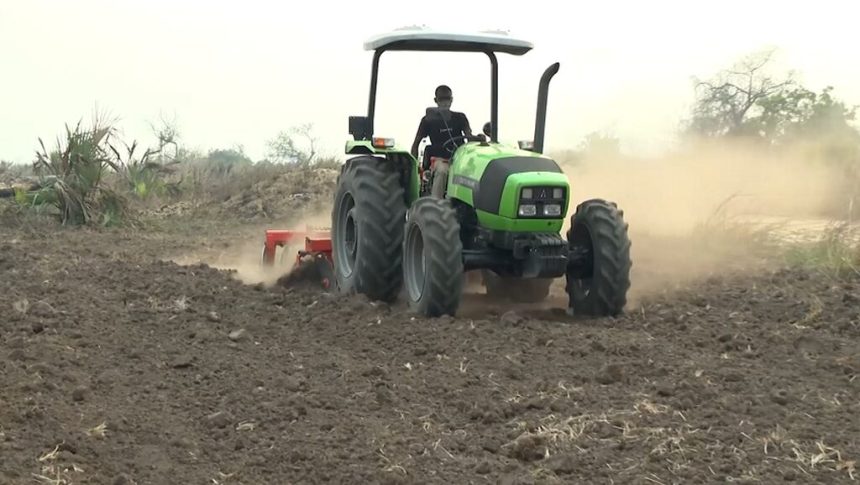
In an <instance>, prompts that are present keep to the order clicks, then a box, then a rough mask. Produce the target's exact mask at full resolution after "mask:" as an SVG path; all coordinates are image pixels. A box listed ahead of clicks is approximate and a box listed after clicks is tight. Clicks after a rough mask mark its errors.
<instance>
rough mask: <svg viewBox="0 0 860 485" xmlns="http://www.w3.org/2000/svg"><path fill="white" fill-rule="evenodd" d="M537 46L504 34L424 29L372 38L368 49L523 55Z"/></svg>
mask: <svg viewBox="0 0 860 485" xmlns="http://www.w3.org/2000/svg"><path fill="white" fill-rule="evenodd" d="M533 47H534V45H532V43H531V42H528V41H526V40H522V39H517V38H513V37H510V36H509V35H507V34H506V33H504V32H475V33H459V32H448V31H438V30H429V29H425V28H421V27H413V28H405V29H401V30H395V31H392V32H388V33H385V34H381V35H377V36H374V37H371V38H370V39H368V40H367V41H366V42H365V43H364V49H365V50H369V51H373V50H379V49H384V50H405V51H454V52H487V51H490V52H504V53H506V54H513V55H516V56H521V55H523V54H525V53H526V52H528V51H530V50H531V49H532V48H533Z"/></svg>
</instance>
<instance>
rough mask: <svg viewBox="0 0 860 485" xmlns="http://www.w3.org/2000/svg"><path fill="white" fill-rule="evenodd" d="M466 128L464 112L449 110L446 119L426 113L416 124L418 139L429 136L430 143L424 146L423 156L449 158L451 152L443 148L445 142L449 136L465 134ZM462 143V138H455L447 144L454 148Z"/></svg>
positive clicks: (467, 121) (466, 119)
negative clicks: (453, 141) (449, 115)
mask: <svg viewBox="0 0 860 485" xmlns="http://www.w3.org/2000/svg"><path fill="white" fill-rule="evenodd" d="M446 123H447V126H446ZM467 129H470V127H469V120H468V118H466V115H465V114H464V113H460V112H457V111H451V118H450V119H449V120H447V121H446V120H443V119H442V117H441V116H439V115H432V114H427V115H425V116H424V117H423V118H421V123H420V124H419V125H418V139H421V138H424V137H428V136H429V137H430V145H427V146H425V147H424V152H425V156H428V154H429V156H431V157H443V158H449V157H450V156H451V153H450V152H448V151H447V150H446V149H445V148H443V147H444V145H445V142H447V141H448V140H450V139H451V137H456V136H463V135H465V134H466V130H467ZM463 143H464V141H463V140H462V139H460V140H456V142H455V143H454V144H449V148H452V149H456V147H458V146H460V145H462V144H463Z"/></svg>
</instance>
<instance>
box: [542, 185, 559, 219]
mask: <svg viewBox="0 0 860 485" xmlns="http://www.w3.org/2000/svg"><path fill="white" fill-rule="evenodd" d="M556 190H558V189H556ZM543 215H545V216H556V217H557V216H560V215H561V204H547V205H545V206H543Z"/></svg>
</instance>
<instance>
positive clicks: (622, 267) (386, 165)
mask: <svg viewBox="0 0 860 485" xmlns="http://www.w3.org/2000/svg"><path fill="white" fill-rule="evenodd" d="M364 47H365V50H372V51H374V56H373V64H372V71H371V79H370V100H369V104H368V110H367V115H366V116H351V117H350V118H349V133H350V135H351V136H352V138H353V139H352V140H349V141H347V143H346V153H347V154H348V155H353V157H351V158H349V159H348V160H347V161H346V163H345V164H344V165H343V167H342V169H341V173H340V175H339V176H338V180H337V189H336V192H335V200H334V207H333V209H332V226H331V251H332V252H331V256H332V258H331V259H332V261H333V265H334V268H333V272H334V277H335V282H336V286H337V288H338V289H339V290H340V291H342V292H346V293H361V294H364V295H366V296H368V297H369V298H371V299H373V300H376V301H385V302H394V301H395V300H397V299H398V297H400V296H401V294H405V297H406V300H407V301H408V304H409V307H410V309H411V310H412V311H414V312H416V313H418V314H421V315H424V316H428V317H435V316H441V315H445V314H448V315H455V314H456V312H457V309H458V306H459V305H460V302H461V299H462V295H463V289H464V281H465V274H466V272H467V271H480V273H481V275H482V277H483V281H484V285H485V286H486V290H487V293H488V294H489V295H491V296H497V297H500V298H503V299H505V300H506V301H516V302H539V301H541V300H543V299H545V298H546V297H547V296H548V294H549V291H550V285H551V284H552V282H553V281H554V280H555V279H556V278H561V277H565V279H566V291H567V294H568V297H569V303H568V307H569V308H568V311H569V313H570V314H576V315H585V316H615V315H618V314H620V313H621V312H622V311H623V309H624V306H625V304H626V301H627V291H628V289H629V287H630V268H631V265H632V262H631V260H630V240H629V238H628V234H627V227H628V226H627V223H626V222H625V221H624V219H623V212H622V211H621V210H619V209H618V208H617V206H616V204H615V203H612V202H608V201H605V200H600V199H592V200H586V201H583V202H581V203H580V204H579V205H577V206H576V209H575V211H574V213H573V215H572V216H571V220H570V229H569V230H568V231H567V233H566V234H565V237H563V236H562V235H561V231H562V229H563V226H564V222H565V218H566V215H567V212H568V209H569V206H570V204H571V190H570V186H569V184H568V180H567V177H566V176H565V175H564V173H562V170H561V168H560V167H559V165H558V164H557V163H556V162H555V161H554V160H552V159H551V158H549V157H547V156H545V155H543V154H542V152H543V142H544V130H545V125H546V109H547V97H548V88H549V82H550V80H551V78H552V77H553V76H554V75H555V74H556V73H557V72H558V69H559V64H558V63H556V64H553V65H551V66H550V67H549V68H548V69H547V70H546V72H545V73H544V74H543V77H542V78H541V81H540V85H539V89H538V106H537V115H536V122H535V133H534V139H533V140H532V141H531V142H519V143H518V146H517V147H513V146H509V145H505V144H502V143H500V142H499V141H498V126H499V123H498V104H499V103H498V101H499V100H498V97H499V93H498V85H499V83H498V80H499V68H498V61H497V57H496V54H497V53H505V54H511V55H517V56H519V55H523V54H525V53H527V52H529V51H530V50H531V49H532V47H533V46H532V44H531V43H530V42H527V41H523V40H520V39H515V38H512V37H510V36H508V35H506V34H499V33H476V34H455V33H449V32H436V31H428V30H424V29H407V30H398V31H394V32H392V33H389V34H385V35H380V36H377V37H374V38H372V39H370V40H368V41H367V42H366V43H365V45H364ZM387 51H447V52H468V53H479V54H485V55H486V56H488V57H489V59H490V67H491V70H492V76H491V86H490V96H491V98H492V99H491V116H490V122H489V123H487V124H486V125H484V130H483V131H484V135H483V136H478V137H475V138H473V139H469V140H464V139H460V140H455V139H452V140H451V145H450V148H452V150H451V152H452V155H451V157H450V158H449V159H447V160H441V162H440V161H438V160H436V161H435V162H436V163H435V165H434V168H433V169H432V170H431V171H430V173H429V174H426V175H427V176H424V175H425V174H423V168H422V167H423V166H422V163H421V161H420V160H418V159H416V157H414V156H413V155H412V154H411V153H410V151H408V150H404V149H402V148H398V147H397V146H395V144H394V142H393V140H391V139H389V138H381V137H376V136H374V128H373V124H374V112H375V106H376V94H377V79H378V72H379V61H380V58H381V57H382V54H383V53H385V52H387Z"/></svg>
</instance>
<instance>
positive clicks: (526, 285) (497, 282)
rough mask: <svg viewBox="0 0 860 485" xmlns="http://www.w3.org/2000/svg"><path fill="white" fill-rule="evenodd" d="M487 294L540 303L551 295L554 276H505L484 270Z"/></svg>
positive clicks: (498, 297)
mask: <svg viewBox="0 0 860 485" xmlns="http://www.w3.org/2000/svg"><path fill="white" fill-rule="evenodd" d="M482 273H483V277H484V286H485V287H486V288H487V295H488V296H490V297H491V298H497V299H500V300H508V301H513V302H516V303H540V302H542V301H544V300H545V299H546V297H547V296H549V288H550V286H552V282H553V280H552V278H503V277H501V276H499V275H497V274H496V273H494V272H492V271H490V270H484V271H482Z"/></svg>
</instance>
